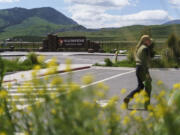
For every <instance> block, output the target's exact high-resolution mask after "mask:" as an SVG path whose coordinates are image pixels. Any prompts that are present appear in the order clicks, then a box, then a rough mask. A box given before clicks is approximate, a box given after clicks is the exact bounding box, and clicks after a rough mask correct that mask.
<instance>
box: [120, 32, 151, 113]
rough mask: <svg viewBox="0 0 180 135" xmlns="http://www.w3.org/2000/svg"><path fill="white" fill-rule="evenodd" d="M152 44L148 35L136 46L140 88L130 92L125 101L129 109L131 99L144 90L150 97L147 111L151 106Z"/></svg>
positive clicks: (145, 105)
mask: <svg viewBox="0 0 180 135" xmlns="http://www.w3.org/2000/svg"><path fill="white" fill-rule="evenodd" d="M151 44H152V40H151V38H150V37H149V36H148V35H143V36H142V37H141V39H140V41H139V42H138V44H137V46H136V51H135V60H136V77H137V81H138V86H137V88H136V89H135V90H133V91H132V92H130V93H129V95H128V96H127V97H126V98H125V99H124V103H125V105H126V107H127V108H128V103H129V101H130V99H132V98H133V97H134V95H135V94H136V93H139V92H140V91H142V90H143V89H144V90H145V91H146V94H147V97H148V100H146V101H145V104H144V107H145V109H146V110H147V109H148V105H150V97H151V89H152V86H151V82H152V79H151V76H150V74H149V63H150V60H151V52H150V49H149V48H150V46H151Z"/></svg>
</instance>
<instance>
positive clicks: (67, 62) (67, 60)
mask: <svg viewBox="0 0 180 135" xmlns="http://www.w3.org/2000/svg"><path fill="white" fill-rule="evenodd" d="M71 63H72V61H71V60H70V59H66V71H68V72H69V71H71Z"/></svg>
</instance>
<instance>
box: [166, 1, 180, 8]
mask: <svg viewBox="0 0 180 135" xmlns="http://www.w3.org/2000/svg"><path fill="white" fill-rule="evenodd" d="M169 3H170V4H172V5H173V6H175V7H178V8H180V0H169Z"/></svg>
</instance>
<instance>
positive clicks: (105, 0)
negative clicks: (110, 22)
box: [65, 0, 130, 7]
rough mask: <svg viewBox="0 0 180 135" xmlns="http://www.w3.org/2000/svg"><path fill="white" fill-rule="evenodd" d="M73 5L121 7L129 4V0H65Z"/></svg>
mask: <svg viewBox="0 0 180 135" xmlns="http://www.w3.org/2000/svg"><path fill="white" fill-rule="evenodd" d="M65 1H67V2H70V3H72V4H75V5H91V6H92V5H93V6H100V7H122V6H127V5H129V4H130V3H129V0H65Z"/></svg>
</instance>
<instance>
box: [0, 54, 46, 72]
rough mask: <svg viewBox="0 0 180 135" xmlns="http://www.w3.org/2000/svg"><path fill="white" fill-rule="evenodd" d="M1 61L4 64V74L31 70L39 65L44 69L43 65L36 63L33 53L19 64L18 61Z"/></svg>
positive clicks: (35, 56) (36, 59)
mask: <svg viewBox="0 0 180 135" xmlns="http://www.w3.org/2000/svg"><path fill="white" fill-rule="evenodd" d="M2 61H3V63H4V66H5V70H6V72H15V71H25V70H31V69H33V68H34V67H35V66H36V65H40V66H41V67H42V68H44V67H46V65H45V63H42V62H39V61H38V58H37V55H36V54H35V53H30V54H28V55H27V59H26V60H25V61H24V62H19V61H18V59H13V60H8V59H2Z"/></svg>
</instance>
